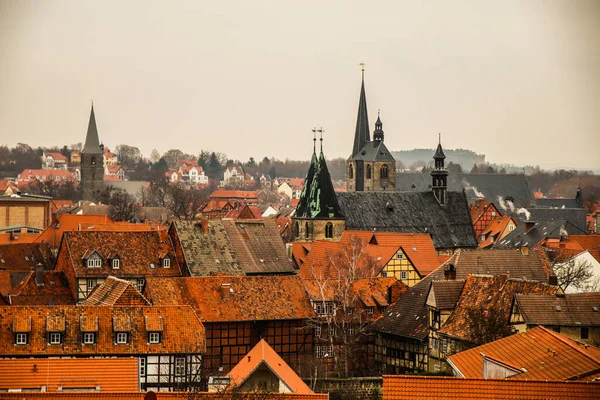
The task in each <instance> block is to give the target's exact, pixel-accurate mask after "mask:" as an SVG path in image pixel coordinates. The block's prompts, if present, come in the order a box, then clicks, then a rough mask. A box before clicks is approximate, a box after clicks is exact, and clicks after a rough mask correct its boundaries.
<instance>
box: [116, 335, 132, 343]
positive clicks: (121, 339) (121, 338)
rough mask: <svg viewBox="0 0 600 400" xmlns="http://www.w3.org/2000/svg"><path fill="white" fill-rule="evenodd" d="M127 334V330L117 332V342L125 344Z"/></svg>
mask: <svg viewBox="0 0 600 400" xmlns="http://www.w3.org/2000/svg"><path fill="white" fill-rule="evenodd" d="M128 336H129V335H128V333H127V332H117V344H127V340H128V339H129V337H128Z"/></svg>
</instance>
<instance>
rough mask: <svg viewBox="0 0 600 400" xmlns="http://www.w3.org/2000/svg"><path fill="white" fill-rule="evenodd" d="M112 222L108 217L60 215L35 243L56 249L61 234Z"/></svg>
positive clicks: (102, 215) (103, 215)
mask: <svg viewBox="0 0 600 400" xmlns="http://www.w3.org/2000/svg"><path fill="white" fill-rule="evenodd" d="M111 223H113V221H112V220H111V219H110V218H109V217H108V215H105V214H101V215H94V214H85V215H79V214H61V215H59V216H58V218H57V220H56V223H54V224H52V225H50V226H48V227H47V228H46V229H45V230H44V231H43V232H42V233H40V235H39V237H38V238H37V239H36V242H37V243H49V244H50V246H51V247H53V248H56V247H58V245H59V244H60V240H61V239H62V235H63V232H66V231H78V230H80V229H81V227H82V226H88V227H89V226H95V225H98V224H111Z"/></svg>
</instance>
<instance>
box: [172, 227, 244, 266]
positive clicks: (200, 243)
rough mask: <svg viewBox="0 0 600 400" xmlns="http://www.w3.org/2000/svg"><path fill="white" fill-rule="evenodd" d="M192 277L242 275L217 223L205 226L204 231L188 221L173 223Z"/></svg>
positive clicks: (225, 236) (225, 233)
mask: <svg viewBox="0 0 600 400" xmlns="http://www.w3.org/2000/svg"><path fill="white" fill-rule="evenodd" d="M174 224H175V228H176V229H177V234H178V236H179V241H180V242H181V246H182V247H183V253H184V256H185V262H186V265H187V267H188V270H189V271H190V274H192V276H209V275H214V274H224V275H245V274H244V271H243V270H242V267H241V266H240V262H239V260H238V259H237V256H236V254H235V252H234V251H233V248H232V246H231V243H230V242H229V237H228V236H227V232H226V231H225V227H224V226H223V222H222V221H220V220H212V221H210V222H209V223H208V232H207V233H206V234H205V233H203V232H202V228H201V224H200V223H198V222H191V221H176V222H174Z"/></svg>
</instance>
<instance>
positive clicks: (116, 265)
mask: <svg viewBox="0 0 600 400" xmlns="http://www.w3.org/2000/svg"><path fill="white" fill-rule="evenodd" d="M112 267H113V269H119V268H121V260H119V259H118V258H113V260H112Z"/></svg>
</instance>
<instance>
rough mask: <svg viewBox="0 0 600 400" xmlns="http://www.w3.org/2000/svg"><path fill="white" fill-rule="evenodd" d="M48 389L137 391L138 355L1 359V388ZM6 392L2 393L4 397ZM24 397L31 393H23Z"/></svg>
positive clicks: (52, 390) (50, 390)
mask: <svg viewBox="0 0 600 400" xmlns="http://www.w3.org/2000/svg"><path fill="white" fill-rule="evenodd" d="M42 386H45V388H46V391H47V392H56V391H58V390H59V388H61V390H65V391H68V390H73V389H75V388H79V389H80V390H81V389H82V388H86V389H91V390H100V391H102V392H137V391H138V360H137V358H71V359H65V358H45V359H39V358H38V359H32V358H29V359H12V360H10V359H0V391H2V390H3V389H4V390H5V389H9V390H10V389H24V388H28V389H34V388H38V389H39V388H41V387H42ZM1 397H3V394H2V395H0V398H1ZM21 397H22V398H25V397H28V395H24V394H21Z"/></svg>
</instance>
